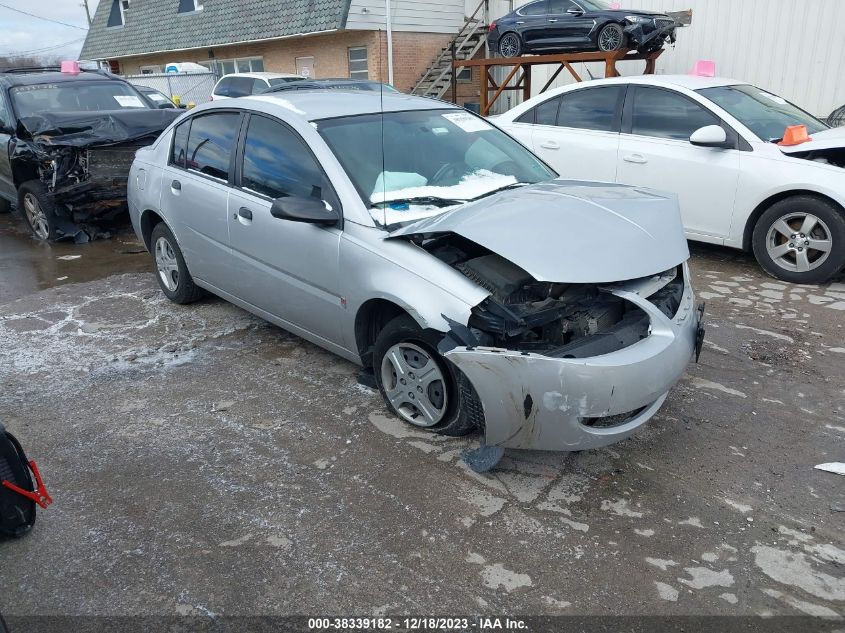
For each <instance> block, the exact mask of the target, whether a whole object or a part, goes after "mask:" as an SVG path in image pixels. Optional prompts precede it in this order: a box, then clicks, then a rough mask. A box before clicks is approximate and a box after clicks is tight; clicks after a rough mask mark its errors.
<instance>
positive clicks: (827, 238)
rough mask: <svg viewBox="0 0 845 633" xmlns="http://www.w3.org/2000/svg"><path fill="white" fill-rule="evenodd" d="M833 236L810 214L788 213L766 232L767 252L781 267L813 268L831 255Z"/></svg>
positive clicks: (792, 270) (806, 269) (796, 269)
mask: <svg viewBox="0 0 845 633" xmlns="http://www.w3.org/2000/svg"><path fill="white" fill-rule="evenodd" d="M832 250H833V239H832V238H831V233H830V229H829V228H828V226H827V224H825V223H824V221H823V220H822V219H821V218H819V217H817V216H815V215H813V214H811V213H789V214H787V215H784V216H782V217H781V218H780V219H778V220H777V221H775V223H774V224H772V226H771V227H770V228H769V232H768V234H767V235H766V252H767V253H768V254H769V257H771V258H772V261H773V262H775V264H777V265H778V266H780V267H781V268H783V269H784V270H788V271H791V272H799V273H805V272H809V271H811V270H815V269H816V268H818V267H819V266H821V265H822V264H824V262H825V261H827V258H828V257H829V256H830V253H831V251H832Z"/></svg>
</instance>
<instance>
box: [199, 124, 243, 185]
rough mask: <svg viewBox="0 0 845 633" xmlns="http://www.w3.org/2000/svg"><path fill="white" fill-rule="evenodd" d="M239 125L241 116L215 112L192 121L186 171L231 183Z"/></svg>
mask: <svg viewBox="0 0 845 633" xmlns="http://www.w3.org/2000/svg"><path fill="white" fill-rule="evenodd" d="M239 121H240V114H238V113H237V112H215V113H214V114H203V115H200V116H196V117H193V119H192V120H191V130H190V133H189V135H188V149H187V152H186V154H187V155H186V165H187V168H188V169H190V170H192V171H198V172H199V173H201V174H205V175H206V176H212V177H214V178H219V179H221V180H228V179H229V162H230V160H231V157H232V150H233V149H234V147H235V139H236V138H237V136H238V128H239V125H238V123H239Z"/></svg>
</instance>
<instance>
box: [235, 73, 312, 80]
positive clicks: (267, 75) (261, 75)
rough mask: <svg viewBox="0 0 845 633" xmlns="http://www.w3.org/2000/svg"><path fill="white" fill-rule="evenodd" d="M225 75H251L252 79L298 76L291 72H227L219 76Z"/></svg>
mask: <svg viewBox="0 0 845 633" xmlns="http://www.w3.org/2000/svg"><path fill="white" fill-rule="evenodd" d="M226 77H252V78H253V79H278V78H287V77H299V75H293V74H291V73H271V72H254V73H229V74H228V75H223V77H221V79H225V78H226Z"/></svg>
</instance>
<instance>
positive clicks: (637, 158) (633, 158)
mask: <svg viewBox="0 0 845 633" xmlns="http://www.w3.org/2000/svg"><path fill="white" fill-rule="evenodd" d="M622 160H624V161H625V162H626V163H635V164H637V165H645V164H646V163H647V162H648V159H647V158H646V157H645V156H643V155H642V154H625V155H624V156H623V157H622Z"/></svg>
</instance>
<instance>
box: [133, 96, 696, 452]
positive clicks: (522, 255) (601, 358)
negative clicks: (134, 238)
mask: <svg viewBox="0 0 845 633" xmlns="http://www.w3.org/2000/svg"><path fill="white" fill-rule="evenodd" d="M128 200H129V209H130V213H131V217H132V224H133V226H134V228H135V231H136V232H137V234H138V235H139V236H140V238H141V239H142V240H143V242H144V244H145V245H146V247H147V249H148V250H149V251H150V252H151V253H152V254H153V257H154V259H155V266H156V270H157V275H158V281H159V284H160V285H161V289H162V291H163V292H164V294H165V295H167V297H168V298H170V299H171V300H172V301H175V302H177V303H190V302H191V301H194V300H196V299H198V298H199V297H201V296H202V295H203V294H204V292H206V291H209V292H212V293H214V294H215V295H218V296H220V297H223V298H224V299H226V300H227V301H230V302H232V303H234V304H236V305H238V306H241V307H242V308H244V309H246V310H249V311H250V312H253V313H255V314H257V315H259V316H261V317H262V318H264V319H267V320H268V321H270V322H272V323H275V324H277V325H278V326H280V327H282V328H285V329H286V330H289V331H291V332H293V333H295V334H297V335H299V336H301V337H303V338H305V339H307V340H309V341H312V342H314V343H316V344H317V345H320V346H322V347H324V348H326V349H328V350H330V351H332V352H334V353H336V354H338V355H340V356H342V357H344V358H346V359H348V360H350V361H352V362H354V363H358V364H360V365H362V366H364V367H365V368H367V369H368V370H371V371H372V373H373V377H374V379H375V382H376V383H377V384H378V388H379V390H380V391H381V393H382V395H383V396H384V399H385V402H386V403H387V406H388V408H389V409H390V410H391V411H392V412H393V413H395V414H396V415H398V416H399V417H400V418H401V419H403V420H404V421H406V422H407V423H409V424H412V425H414V426H417V427H422V428H425V429H429V430H431V431H434V432H436V433H442V434H444V435H462V434H465V433H468V432H470V431H472V430H474V429H481V430H483V434H484V438H483V443H482V449H481V450H482V451H488V453H489V454H491V455H493V458H492V460H490V459H488V458H487V457H485V459H487V467H489V466H490V465H492V464H493V463H495V461H496V460H497V459H498V456H501V452H502V451H503V449H504V448H507V447H512V448H522V449H545V450H561V451H571V450H582V449H588V448H595V447H600V446H604V445H607V444H611V443H613V442H617V441H619V440H621V439H623V438H625V437H628V436H629V435H631V434H632V433H633V432H634V431H635V430H636V429H637V428H638V427H640V426H641V425H642V424H644V423H645V422H646V421H647V420H648V419H649V418H650V417H651V416H653V415H654V413H655V412H656V411H657V410H658V409H659V408H660V406H661V405H662V404H663V401H664V400H665V399H666V396H667V394H668V392H669V390H670V389H671V388H672V386H673V385H674V384H675V383H676V382H677V381H678V379H679V378H680V377H681V375H682V374H683V373H684V371H685V368H686V366H687V364H688V363H689V361H690V359H691V357H692V356H693V355H696V354H697V353H698V352H699V351H700V348H701V342H702V338H703V329H702V328H701V325H700V321H701V313H702V311H703V306H702V307H700V308H699V307H696V306H695V305H694V303H693V301H694V299H693V291H692V288H691V287H690V277H689V271H688V269H687V263H686V261H687V259H688V258H689V252H688V250H687V244H686V241H685V239H684V233H683V228H682V226H681V219H680V215H679V212H678V205H677V201H676V199H675V197H674V196H670V195H664V194H661V193H657V192H655V191H651V190H646V189H641V188H633V187H627V186H621V185H615V184H608V183H594V182H580V181H568V180H561V179H557V174H556V173H555V172H553V171H552V170H551V169H550V168H549V167H548V166H547V165H545V164H544V163H543V162H542V161H541V160H539V159H538V158H537V157H536V156H534V155H533V154H532V153H531V152H529V151H528V150H527V149H526V148H525V147H523V146H522V145H520V144H519V143H518V142H517V141H515V140H513V139H512V138H511V137H509V136H508V135H507V134H505V133H504V132H502V131H500V130H499V129H498V128H496V127H494V126H493V125H491V124H490V123H488V122H487V121H486V120H484V119H482V118H480V117H478V116H476V115H474V114H472V113H470V112H467V111H465V110H462V109H459V108H457V107H454V106H451V105H449V104H446V103H443V102H440V101H434V100H429V99H422V98H418V97H411V96H407V95H400V94H392V93H385V94H383V95H380V94H378V93H364V92H356V93H353V92H326V91H319V92H317V91H315V92H310V91H301V92H300V91H297V92H295V93H290V94H288V93H285V94H283V95H279V96H276V95H262V96H253V97H246V98H241V99H237V100H226V101H223V102H219V103H218V102H214V103H210V104H206V105H203V106H200V107H197V108H195V109H194V110H191V111H190V112H189V113H187V114H186V115H184V116H183V117H181V118H180V119H178V120H177V121H176V122H175V123H174V124H173V125H172V126H171V127H170V128H168V129H167V130H166V131H165V132H164V133H163V134H162V135H161V137H160V138H159V139H158V141H157V142H156V143H155V144H153V145H152V146H150V147H148V148H144V149H141V150H139V151H138V153H137V156H136V158H135V162H134V164H133V165H132V169H131V173H130V178H129V191H128ZM488 457H489V455H488ZM482 461H484V460H482ZM470 463H472V462H470Z"/></svg>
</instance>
